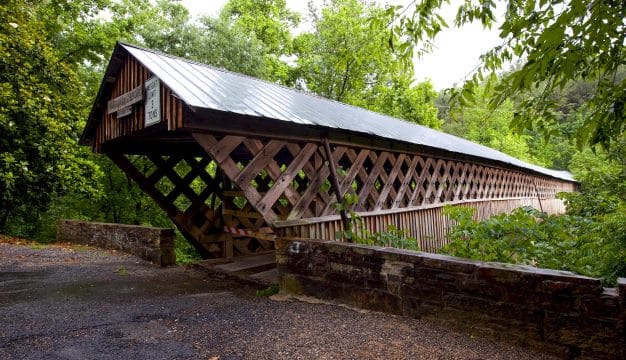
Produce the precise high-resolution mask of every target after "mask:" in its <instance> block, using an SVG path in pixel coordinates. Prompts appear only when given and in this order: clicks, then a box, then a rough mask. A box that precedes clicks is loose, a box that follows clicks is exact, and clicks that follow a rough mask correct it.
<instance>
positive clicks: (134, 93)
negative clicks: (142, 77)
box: [107, 86, 143, 119]
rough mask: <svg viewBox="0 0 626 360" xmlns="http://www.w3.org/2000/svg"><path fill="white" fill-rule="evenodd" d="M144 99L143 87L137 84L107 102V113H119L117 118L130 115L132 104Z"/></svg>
mask: <svg viewBox="0 0 626 360" xmlns="http://www.w3.org/2000/svg"><path fill="white" fill-rule="evenodd" d="M141 100H143V87H142V86H137V87H136V88H134V89H132V90H131V91H129V92H127V93H124V94H122V95H120V96H118V97H116V98H115V99H111V100H109V102H108V103H107V114H112V113H117V118H118V119H119V118H121V117H124V116H128V115H130V114H131V113H132V112H133V111H132V106H133V105H134V104H136V103H138V102H140V101H141Z"/></svg>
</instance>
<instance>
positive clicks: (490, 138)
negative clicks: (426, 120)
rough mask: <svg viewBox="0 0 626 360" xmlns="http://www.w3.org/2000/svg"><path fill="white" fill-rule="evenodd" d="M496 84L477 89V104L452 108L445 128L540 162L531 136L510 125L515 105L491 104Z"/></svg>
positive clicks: (484, 143) (495, 147)
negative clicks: (537, 159)
mask: <svg viewBox="0 0 626 360" xmlns="http://www.w3.org/2000/svg"><path fill="white" fill-rule="evenodd" d="M491 91H493V90H492V87H491V86H490V84H489V83H487V84H485V85H483V86H482V87H480V88H479V89H476V97H475V101H474V103H473V105H471V106H465V107H461V108H453V109H451V110H450V113H449V115H448V116H449V117H448V119H446V122H445V123H444V126H443V130H444V131H445V132H447V133H450V134H453V135H456V136H460V137H463V138H466V139H468V140H471V141H475V142H477V143H480V144H483V145H485V146H488V147H490V148H492V149H496V150H498V151H502V152H503V153H506V154H508V155H511V156H513V157H516V158H518V159H522V160H525V161H530V162H536V161H535V160H536V159H534V158H533V157H532V156H531V154H530V149H529V146H528V142H529V141H530V140H531V137H530V136H528V135H519V134H514V133H513V132H512V131H511V129H510V128H509V123H510V122H511V119H512V118H513V104H512V102H511V101H506V102H504V103H503V104H501V105H500V106H499V107H498V108H497V109H490V108H489V107H488V106H487V102H488V101H489V97H490V96H491Z"/></svg>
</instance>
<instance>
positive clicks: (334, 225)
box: [275, 197, 565, 252]
mask: <svg viewBox="0 0 626 360" xmlns="http://www.w3.org/2000/svg"><path fill="white" fill-rule="evenodd" d="M444 205H456V206H463V207H473V208H475V209H476V211H475V213H474V218H475V219H476V220H483V219H486V218H489V217H490V216H492V215H496V214H501V213H508V212H511V211H512V210H514V209H516V208H518V207H522V206H531V207H533V208H536V209H540V208H543V211H545V212H547V213H549V214H557V213H562V212H563V211H564V210H565V208H564V205H563V201H562V200H560V199H542V200H541V205H540V200H539V199H538V198H536V197H519V198H506V199H487V200H485V199H481V200H470V201H456V202H448V203H445V204H433V205H424V206H417V207H413V208H405V209H391V210H380V211H373V212H361V213H353V214H352V216H353V217H355V216H356V217H358V218H359V221H358V222H357V223H358V225H356V226H355V228H354V230H355V231H356V233H357V234H358V235H359V236H365V235H366V233H369V234H374V233H377V232H385V231H387V229H388V227H389V225H392V226H394V227H395V228H397V229H400V230H402V231H403V232H404V234H405V235H406V236H407V237H412V238H415V239H416V240H417V242H418V245H419V248H420V250H422V251H427V252H434V251H436V250H437V249H439V248H441V247H442V246H444V245H445V244H447V243H448V239H447V234H448V232H449V231H450V229H451V227H452V225H453V223H452V222H451V221H450V219H449V218H448V217H447V216H446V215H444V214H443V213H442V209H443V207H444ZM275 227H277V228H279V229H282V231H283V233H284V235H285V237H288V238H309V239H319V240H334V239H338V238H340V237H341V236H337V233H338V232H339V231H342V229H343V227H342V223H341V218H340V217H339V216H338V215H331V216H324V217H319V218H311V219H298V220H291V221H281V222H277V223H275Z"/></svg>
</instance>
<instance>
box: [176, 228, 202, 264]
mask: <svg viewBox="0 0 626 360" xmlns="http://www.w3.org/2000/svg"><path fill="white" fill-rule="evenodd" d="M174 251H175V252H176V264H179V265H187V264H195V263H197V262H199V261H200V260H202V256H200V254H199V253H198V252H197V251H196V249H195V248H194V247H193V246H192V245H191V244H190V243H189V242H188V241H187V240H185V238H184V237H183V236H182V235H181V234H180V233H179V232H178V231H177V232H176V239H175V241H174Z"/></svg>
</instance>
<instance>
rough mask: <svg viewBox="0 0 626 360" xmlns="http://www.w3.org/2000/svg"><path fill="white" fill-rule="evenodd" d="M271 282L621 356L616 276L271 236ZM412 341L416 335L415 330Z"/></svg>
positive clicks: (537, 343) (492, 332) (556, 349)
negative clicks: (611, 284)
mask: <svg viewBox="0 0 626 360" xmlns="http://www.w3.org/2000/svg"><path fill="white" fill-rule="evenodd" d="M276 247H277V263H278V273H279V282H280V287H281V290H282V291H284V292H287V293H292V294H302V295H310V296H316V297H319V298H324V299H330V300H335V301H338V302H341V303H346V304H349V305H353V306H357V307H362V308H366V309H371V310H377V311H385V312H390V313H394V314H401V315H406V316H412V317H425V318H429V319H433V320H435V321H439V322H445V323H448V324H450V325H453V326H455V327H459V328H463V329H465V330H466V331H467V330H468V331H469V332H470V333H472V332H477V333H481V334H483V335H488V336H491V337H494V338H498V339H503V340H508V341H513V342H516V343H518V344H523V345H528V346H534V347H540V348H542V349H543V350H545V351H548V352H551V353H555V354H558V355H561V356H563V357H568V358H570V357H578V356H581V357H584V358H612V359H623V358H626V350H625V347H626V345H625V335H626V334H625V331H624V320H625V313H626V279H620V280H619V285H618V287H617V288H610V289H606V288H603V287H602V285H601V283H600V281H599V280H598V279H593V278H588V277H584V276H577V275H574V274H572V273H569V272H564V271H554V270H545V269H537V268H533V267H528V266H518V265H507V264H498V263H485V262H479V261H472V260H464V259H460V258H455V257H451V256H444V255H437V254H429V253H421V252H412V251H406V250H398V249H391V248H380V247H375V246H365V245H354V244H348V243H340V242H334V241H317V240H288V239H278V240H277V243H276ZM415 341H419V339H415Z"/></svg>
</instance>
